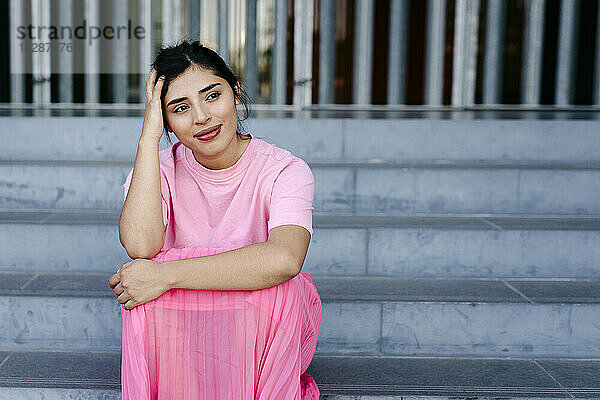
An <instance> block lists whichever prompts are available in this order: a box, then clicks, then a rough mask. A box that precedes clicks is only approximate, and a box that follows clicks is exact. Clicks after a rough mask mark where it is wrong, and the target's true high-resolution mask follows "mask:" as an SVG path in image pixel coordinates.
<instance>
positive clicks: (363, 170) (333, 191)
mask: <svg viewBox="0 0 600 400" xmlns="http://www.w3.org/2000/svg"><path fill="white" fill-rule="evenodd" d="M309 163H310V161H309ZM310 165H311V169H312V171H313V175H314V179H315V198H314V207H315V210H318V211H319V212H347V213H387V214H403V213H558V214H600V201H599V200H600V197H599V196H598V191H597V190H596V188H597V187H600V161H573V162H554V161H515V162H513V161H506V160H500V161H485V160H483V161H482V160H479V161H477V160H476V161H460V160H459V161H452V160H420V161H419V160H417V161H405V160H403V161H397V160H396V161H362V162H360V161H342V162H339V161H330V162H314V163H310ZM132 167H133V163H132V162H130V161H102V160H93V159H89V158H87V159H80V160H75V159H72V160H63V159H28V160H25V159H12V160H2V161H0V176H3V180H2V182H1V184H0V207H2V208H17V209H23V208H49V209H52V208H57V209H69V208H77V209H79V208H81V209H94V208H97V209H105V210H120V209H121V208H122V206H123V194H124V191H123V187H122V185H123V183H124V182H125V179H126V177H127V174H128V173H129V171H130V170H131V168H132Z"/></svg>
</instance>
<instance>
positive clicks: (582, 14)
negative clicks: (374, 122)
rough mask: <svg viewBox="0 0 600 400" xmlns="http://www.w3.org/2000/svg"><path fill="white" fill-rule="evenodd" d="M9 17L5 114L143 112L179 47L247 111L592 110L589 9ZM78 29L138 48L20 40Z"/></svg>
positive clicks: (267, 7) (138, 6) (373, 6)
mask: <svg viewBox="0 0 600 400" xmlns="http://www.w3.org/2000/svg"><path fill="white" fill-rule="evenodd" d="M7 7H8V12H7V13H6V16H5V17H4V18H5V21H4V22H6V24H4V25H5V26H6V27H7V28H6V29H7V31H8V34H7V35H5V36H4V37H5V38H6V39H2V40H1V41H2V43H0V48H1V49H2V50H4V54H8V55H9V57H8V61H5V63H4V64H2V65H3V67H2V75H3V78H2V79H3V82H7V88H6V89H5V90H3V91H2V96H1V98H0V100H1V101H2V102H3V103H5V105H6V104H13V105H23V104H26V103H31V104H33V105H36V106H40V107H45V106H51V105H74V104H85V105H88V106H94V105H96V106H97V105H100V104H106V103H112V104H118V105H123V106H125V105H126V104H138V105H139V104H140V103H141V102H143V98H144V97H143V96H144V94H143V87H144V81H145V78H146V76H147V72H148V71H149V68H150V63H151V61H152V59H153V57H154V55H155V54H156V51H157V50H158V49H159V48H160V47H161V46H164V45H168V44H171V43H174V42H175V41H177V40H178V39H183V38H185V39H192V40H195V39H200V40H201V41H202V43H203V44H205V45H207V46H209V47H211V48H213V49H214V50H216V51H217V52H219V54H220V55H221V56H222V57H223V58H224V59H225V60H226V62H227V63H228V64H229V65H231V67H232V69H233V70H234V72H235V73H236V74H238V75H239V76H240V77H241V78H242V81H243V84H244V85H245V87H246V90H247V92H248V94H249V95H250V97H251V99H252V101H253V102H254V103H255V104H264V105H269V106H273V107H276V106H278V105H286V104H288V105H294V106H298V107H315V106H320V107H326V106H328V105H334V104H338V105H341V104H345V105H357V106H367V107H368V106H372V105H380V106H384V107H394V106H402V105H422V106H430V107H436V106H440V107H470V106H477V105H479V106H482V107H490V108H493V107H494V106H496V105H502V104H512V105H514V106H515V107H522V108H524V109H526V108H540V107H543V106H548V105H549V106H554V107H568V106H580V107H584V108H585V107H587V108H589V109H592V110H596V109H597V108H598V106H599V105H600V7H598V0H202V1H200V0H197V1H194V0H102V1H100V0H83V1H79V0H10V1H9V3H8V6H7ZM82 20H85V21H86V23H87V24H88V26H92V25H95V26H104V27H106V26H108V25H111V26H112V27H117V26H125V25H127V24H128V23H130V24H131V21H134V22H135V24H136V25H137V26H139V27H141V29H143V31H144V34H145V37H144V40H139V41H132V40H121V41H115V42H114V43H110V46H108V47H107V46H105V47H104V48H103V47H102V46H98V45H96V46H89V45H86V44H85V41H79V42H82V43H76V42H77V40H76V39H71V40H62V41H61V42H62V46H63V47H64V46H65V43H66V44H67V45H68V44H69V43H71V45H72V51H62V52H60V51H58V50H56V48H57V46H58V45H59V43H58V42H56V43H54V42H53V43H52V46H54V47H53V48H52V51H38V52H34V51H32V49H33V47H34V46H35V45H36V43H37V44H38V45H39V44H40V43H38V42H40V41H41V42H43V39H40V38H38V39H36V38H32V37H25V38H23V35H20V36H19V35H18V34H17V32H21V33H23V32H24V30H23V27H27V26H30V25H31V26H33V27H34V31H35V27H40V26H46V27H51V26H57V27H65V26H72V27H75V25H76V24H77V23H78V22H77V21H82ZM111 29H112V28H111ZM111 32H112V31H111ZM30 36H31V35H30ZM48 41H50V40H48ZM77 46H79V47H77ZM38 47H39V46H38ZM24 49H25V51H24ZM73 49H75V50H73ZM63 50H64V49H63ZM107 71H108V72H109V73H107Z"/></svg>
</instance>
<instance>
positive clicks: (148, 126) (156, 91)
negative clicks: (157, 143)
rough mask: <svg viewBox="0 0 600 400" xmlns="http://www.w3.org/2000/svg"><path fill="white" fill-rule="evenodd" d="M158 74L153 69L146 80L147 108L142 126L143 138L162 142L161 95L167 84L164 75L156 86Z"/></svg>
mask: <svg viewBox="0 0 600 400" xmlns="http://www.w3.org/2000/svg"><path fill="white" fill-rule="evenodd" d="M157 74H158V72H157V71H156V69H154V68H152V72H151V73H150V75H149V76H148V78H146V106H145V110H144V124H143V125H142V137H151V138H155V139H158V140H160V138H161V137H162V134H163V132H164V123H163V114H162V104H161V99H160V93H161V90H162V87H163V84H164V82H165V77H164V75H163V76H161V77H160V79H159V80H158V81H157V82H156V84H154V81H155V80H156V75H157Z"/></svg>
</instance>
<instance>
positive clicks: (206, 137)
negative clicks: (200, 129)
mask: <svg viewBox="0 0 600 400" xmlns="http://www.w3.org/2000/svg"><path fill="white" fill-rule="evenodd" d="M220 132H221V126H220V125H219V127H218V128H217V129H215V130H214V131H212V132H210V133H206V134H204V135H203V136H194V137H195V138H196V139H198V140H201V141H203V142H207V141H209V140H212V139H214V138H216V137H217V136H218V135H219V133H220Z"/></svg>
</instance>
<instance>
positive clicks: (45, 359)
mask: <svg viewBox="0 0 600 400" xmlns="http://www.w3.org/2000/svg"><path fill="white" fill-rule="evenodd" d="M120 363H121V353H120V352H119V353H116V352H115V353H109V352H77V351H72V352H41V351H34V352H24V351H18V352H17V351H16V352H12V353H11V354H10V356H9V357H8V358H7V359H5V360H4V362H3V364H2V366H1V367H0V386H18V387H38V388H39V387H43V388H69V389H74V388H77V389H91V388H94V389H118V388H120V376H121V369H120Z"/></svg>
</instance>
